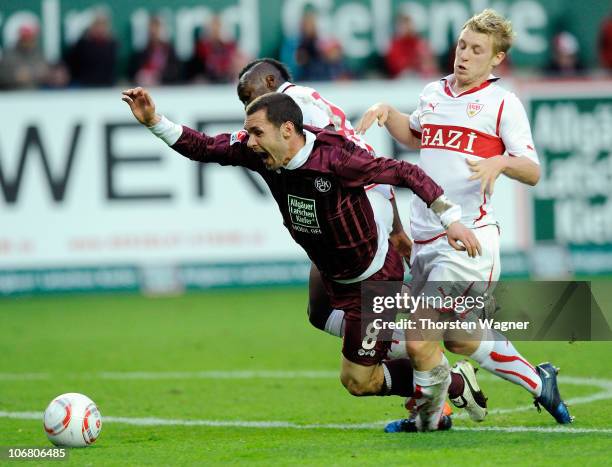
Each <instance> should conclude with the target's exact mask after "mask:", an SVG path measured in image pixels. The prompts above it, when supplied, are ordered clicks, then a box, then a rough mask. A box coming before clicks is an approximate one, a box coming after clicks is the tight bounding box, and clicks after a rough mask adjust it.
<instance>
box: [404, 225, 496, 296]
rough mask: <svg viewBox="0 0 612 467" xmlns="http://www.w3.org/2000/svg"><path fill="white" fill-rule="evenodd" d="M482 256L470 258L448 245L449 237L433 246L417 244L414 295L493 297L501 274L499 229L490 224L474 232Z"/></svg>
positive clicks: (415, 246) (437, 241)
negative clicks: (487, 295) (486, 295)
mask: <svg viewBox="0 0 612 467" xmlns="http://www.w3.org/2000/svg"><path fill="white" fill-rule="evenodd" d="M473 232H474V234H475V235H476V238H478V241H479V242H480V246H481V247H482V255H481V256H477V257H476V258H470V257H469V256H468V254H467V252H465V251H457V250H455V249H454V248H453V247H451V246H450V245H449V244H448V241H447V238H446V235H444V236H442V237H440V238H437V239H435V240H433V241H431V242H429V243H424V244H419V243H416V242H415V243H414V245H413V247H412V256H411V265H412V266H411V268H410V273H411V275H412V281H411V282H410V290H411V293H412V295H414V296H416V295H418V294H424V295H426V296H432V297H436V296H439V297H442V298H445V297H449V296H451V297H454V298H456V297H460V296H479V295H483V294H485V293H488V294H490V293H491V292H493V289H494V288H495V284H496V282H497V280H498V279H499V274H500V259H499V228H498V227H497V225H487V226H484V227H480V228H478V229H473Z"/></svg>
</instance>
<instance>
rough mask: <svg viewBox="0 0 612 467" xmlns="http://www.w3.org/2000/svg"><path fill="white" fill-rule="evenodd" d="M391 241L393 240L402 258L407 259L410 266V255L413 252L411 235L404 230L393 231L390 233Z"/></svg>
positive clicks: (392, 243)
mask: <svg viewBox="0 0 612 467" xmlns="http://www.w3.org/2000/svg"><path fill="white" fill-rule="evenodd" d="M389 241H391V245H392V246H393V248H395V251H397V252H398V253H399V254H400V256H401V257H402V258H404V259H405V260H406V263H407V264H408V266H410V255H411V254H412V240H410V237H408V235H406V232H405V231H404V230H399V231H397V232H391V234H390V235H389Z"/></svg>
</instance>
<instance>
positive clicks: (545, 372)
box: [356, 9, 572, 431]
mask: <svg viewBox="0 0 612 467" xmlns="http://www.w3.org/2000/svg"><path fill="white" fill-rule="evenodd" d="M513 36H514V33H513V32H512V27H511V24H510V22H509V21H507V20H506V19H505V18H503V17H502V16H500V15H499V14H498V13H496V12H495V11H493V10H489V9H487V10H484V11H483V12H482V13H480V14H478V15H475V16H474V17H472V18H471V19H469V20H468V21H467V22H466V23H465V25H464V27H463V29H462V31H461V34H460V36H459V40H458V43H457V48H456V56H455V61H454V73H453V74H451V75H449V76H447V77H445V78H442V79H441V80H439V81H436V82H433V83H430V84H428V85H427V86H426V87H425V88H424V90H423V92H422V93H421V95H420V99H419V103H418V107H417V109H416V110H415V111H414V112H413V113H412V114H411V115H407V114H403V113H400V112H399V111H398V110H396V109H395V108H393V107H392V106H390V105H387V104H383V103H379V104H376V105H374V106H372V107H371V108H370V109H368V111H367V112H366V113H365V114H364V116H363V118H362V120H361V121H360V123H359V124H358V125H357V128H356V130H357V132H358V133H360V134H363V133H364V132H365V131H366V130H367V129H368V128H369V127H370V126H371V125H372V124H373V123H374V121H377V122H378V125H379V126H383V125H384V126H385V127H386V128H387V130H388V131H389V133H390V134H391V135H392V136H393V137H394V138H395V139H396V140H398V141H399V142H400V143H402V144H404V145H406V146H410V147H413V148H420V159H419V165H420V167H421V168H422V169H424V170H425V172H426V173H427V174H428V175H429V176H430V177H432V178H433V179H434V180H435V181H436V182H437V183H438V184H440V186H442V188H443V189H444V192H445V194H446V195H447V196H448V197H449V198H450V199H453V200H454V201H456V202H457V203H459V204H460V205H461V207H462V218H461V222H462V223H463V224H464V225H465V226H468V227H471V228H472V229H474V233H475V234H476V236H477V238H478V240H479V242H480V245H481V247H482V253H481V255H480V256H477V257H476V258H472V257H469V256H468V255H465V254H461V252H458V251H453V250H452V249H451V248H450V247H448V245H447V242H446V241H445V239H444V238H443V237H444V233H443V232H442V231H441V229H440V227H439V226H438V225H436V222H435V219H434V218H433V217H432V216H431V214H430V213H429V212H427V209H426V206H425V205H424V204H423V203H422V202H421V200H419V199H416V198H415V199H414V200H413V203H412V215H411V232H412V238H413V239H414V247H413V251H412V261H411V264H412V268H411V273H412V276H413V282H412V283H411V292H412V293H413V294H418V293H420V292H423V293H425V294H426V295H435V294H436V293H437V294H439V295H446V294H449V293H454V294H460V293H461V291H450V290H446V291H445V290H444V289H443V288H442V287H438V286H439V285H440V284H439V282H441V281H444V282H445V283H446V284H452V283H463V284H465V283H475V284H476V283H477V284H482V286H481V287H480V290H477V291H474V290H472V291H471V293H484V291H485V289H486V288H487V287H489V290H488V291H489V292H491V289H492V288H493V287H494V284H495V282H496V281H497V280H498V278H499V275H500V255H499V235H500V233H499V227H498V223H497V221H496V219H495V217H494V211H493V204H492V203H493V187H494V184H495V181H496V179H497V177H498V176H499V175H500V174H504V175H506V176H507V177H509V178H511V179H514V180H517V181H519V182H521V183H525V184H528V185H535V184H536V183H537V182H538V180H539V177H540V168H539V162H538V157H537V153H536V150H535V147H534V144H533V139H532V136H531V129H530V126H529V121H528V119H527V115H526V113H525V110H524V108H523V105H522V104H521V102H520V101H519V100H518V98H517V97H516V96H515V95H514V94H513V93H511V92H509V91H507V90H505V89H504V88H503V87H501V86H500V85H499V84H498V78H496V77H495V76H493V75H492V74H491V72H492V70H493V68H494V67H496V66H497V65H499V64H500V63H501V62H502V61H503V60H504V58H505V57H506V53H507V51H508V50H509V48H510V46H511V44H512V39H513ZM434 283H435V285H434ZM449 288H450V287H449ZM430 289H431V290H430ZM490 332H491V333H492V334H489V335H487V336H483V339H482V340H481V341H477V340H472V341H468V340H466V341H462V342H457V341H454V342H450V341H447V342H445V345H446V347H447V348H448V349H449V350H450V351H452V352H453V353H458V354H461V355H466V356H469V357H470V358H472V359H473V360H475V361H476V362H478V363H479V364H480V366H481V367H482V368H484V369H486V370H488V371H490V372H491V373H493V374H495V375H497V376H499V377H501V378H503V379H506V380H508V381H511V382H513V383H516V384H519V385H521V386H522V387H524V388H525V389H526V390H527V391H529V392H530V393H531V394H532V395H533V397H534V398H535V404H536V407H538V409H539V406H540V405H542V406H544V408H546V410H547V411H548V412H549V413H550V414H551V415H552V416H553V417H554V418H555V420H556V421H557V422H558V423H570V422H571V421H572V417H571V416H570V415H569V412H568V410H567V406H566V405H565V403H564V402H563V401H562V400H561V397H560V395H559V391H558V388H557V381H556V373H557V371H558V370H557V369H556V368H554V367H553V366H552V365H551V364H550V363H544V364H541V365H538V366H536V367H534V366H533V365H531V364H530V363H529V362H528V361H527V360H526V359H525V358H524V357H522V356H521V354H519V352H518V351H517V350H516V349H515V347H514V346H513V345H512V343H511V342H509V341H508V340H506V339H505V338H504V337H503V336H502V335H501V334H499V333H497V332H496V331H490ZM427 345H435V343H424V342H421V343H416V344H414V345H413V344H412V343H411V342H407V348H408V353H409V354H411V357H412V354H413V353H414V352H416V353H418V352H423V351H424V350H423V348H422V347H424V346H425V347H426V346H427ZM411 346H412V347H413V348H411ZM425 352H426V350H425ZM441 358H442V360H446V359H445V357H444V356H442V357H441ZM430 366H431V365H430ZM442 366H443V365H442ZM438 368H440V367H438ZM421 376H422V377H423V380H424V382H425V383H431V384H433V385H434V386H435V385H436V384H437V385H438V386H440V387H443V386H444V385H445V383H444V382H437V381H435V382H434V383H432V381H433V380H432V378H434V376H432V372H431V371H430V372H429V373H427V372H423V374H422V375H421ZM427 378H429V380H428V379H427ZM434 379H435V378H434ZM439 379H441V378H439ZM416 381H417V378H416V377H415V382H416ZM434 393H435V391H434ZM432 397H433V396H432ZM434 399H435V397H434ZM435 403H436V404H438V403H439V401H438V399H435ZM417 404H418V402H417ZM390 425H391V427H393V426H395V427H396V430H397V431H402V430H401V426H402V425H401V422H393V423H392V424H390Z"/></svg>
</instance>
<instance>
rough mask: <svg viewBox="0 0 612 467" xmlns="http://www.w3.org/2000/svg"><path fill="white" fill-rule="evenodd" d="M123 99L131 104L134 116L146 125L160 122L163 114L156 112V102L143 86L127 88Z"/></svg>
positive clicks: (149, 125) (150, 125)
mask: <svg viewBox="0 0 612 467" xmlns="http://www.w3.org/2000/svg"><path fill="white" fill-rule="evenodd" d="M121 94H123V97H122V98H121V100H122V101H123V102H125V103H127V105H129V106H130V110H131V111H132V114H133V115H134V118H136V120H138V121H139V122H140V123H142V124H143V125H145V126H148V127H152V126H154V125H156V124H157V123H159V121H160V120H161V116H159V115H157V113H156V112H155V103H154V102H153V98H152V97H151V95H150V94H149V92H148V91H147V90H146V89H144V88H141V87H137V88H132V89H126V90H125V91H123V92H122V93H121Z"/></svg>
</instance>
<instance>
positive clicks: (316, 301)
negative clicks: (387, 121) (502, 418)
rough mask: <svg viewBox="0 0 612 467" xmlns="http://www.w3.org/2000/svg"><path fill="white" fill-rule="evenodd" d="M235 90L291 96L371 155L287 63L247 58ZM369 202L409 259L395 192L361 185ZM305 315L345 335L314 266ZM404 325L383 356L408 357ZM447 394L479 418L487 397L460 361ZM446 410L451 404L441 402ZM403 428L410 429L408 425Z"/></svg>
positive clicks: (307, 118) (310, 117) (241, 94)
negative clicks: (295, 77) (297, 80)
mask: <svg viewBox="0 0 612 467" xmlns="http://www.w3.org/2000/svg"><path fill="white" fill-rule="evenodd" d="M236 91H237V94H238V98H239V99H240V101H241V102H242V103H243V104H244V105H245V107H246V106H248V105H249V104H250V103H251V102H252V101H254V100H255V99H256V98H257V97H259V96H262V95H264V94H267V93H270V92H278V93H281V94H285V95H287V96H289V97H291V98H292V99H293V100H294V101H295V103H296V104H297V105H298V106H299V107H300V110H301V111H302V118H303V123H304V124H305V125H309V126H314V127H318V128H325V129H329V130H333V131H336V132H337V133H340V134H341V135H343V136H345V137H346V138H347V139H349V140H350V141H352V142H353V143H355V144H356V145H357V146H359V147H361V148H363V149H365V150H366V151H368V152H369V153H371V154H372V155H373V156H375V154H374V149H373V148H372V147H371V146H370V145H369V144H368V143H367V142H366V140H365V139H364V138H363V137H362V136H360V135H357V134H356V133H355V130H354V129H353V126H352V124H351V121H350V119H349V118H348V116H347V115H346V113H345V112H344V110H343V109H342V108H341V107H339V106H338V105H336V104H334V103H333V102H331V101H329V100H328V99H326V98H325V97H324V96H322V95H321V94H320V93H319V92H318V91H317V90H316V89H313V88H311V87H308V86H303V85H300V84H297V83H294V82H293V81H292V78H291V74H290V72H289V70H288V69H287V67H286V66H285V65H284V64H283V63H282V62H279V61H278V60H274V59H272V58H258V59H256V60H253V61H251V62H249V63H248V64H247V65H246V66H245V67H244V68H243V69H242V70H241V71H240V73H239V75H238V85H237V86H236ZM364 190H365V191H366V194H367V196H368V201H369V202H370V205H371V206H372V210H373V211H374V215H375V216H376V218H377V219H380V220H381V221H383V222H382V223H385V220H386V224H387V229H388V230H389V232H390V233H389V240H390V242H391V244H392V246H393V248H395V249H396V250H397V252H398V253H399V254H400V255H401V256H402V257H404V258H405V259H406V261H410V253H411V250H412V242H411V240H410V238H408V236H407V235H406V232H405V231H404V227H403V225H402V222H401V220H400V217H399V213H398V208H397V205H396V203H395V196H394V193H393V190H392V188H391V187H390V186H389V185H370V186H366V187H364ZM308 301H309V303H308V308H307V310H308V318H309V321H310V323H311V324H312V325H313V326H315V327H316V328H318V329H320V330H322V331H325V332H327V333H329V334H331V335H333V336H338V337H343V336H344V324H345V323H344V310H342V309H337V308H334V307H333V306H332V305H331V303H330V301H329V297H328V295H327V291H326V290H325V287H324V285H323V282H322V279H321V275H320V274H319V271H318V269H317V268H316V266H314V265H312V266H311V270H310V278H309V281H308ZM407 357H408V354H407V351H406V344H405V338H404V332H403V330H395V331H394V333H393V336H392V339H391V344H390V347H389V352H388V353H387V358H388V359H389V360H391V359H396V358H407ZM448 394H449V397H450V398H451V401H452V402H453V404H454V405H455V407H458V408H461V409H463V410H465V411H466V412H467V413H468V414H469V416H470V418H471V419H472V420H474V421H477V422H481V421H483V420H484V418H485V416H486V397H485V396H484V394H483V393H482V391H481V390H480V387H479V386H478V383H477V380H476V374H475V370H474V369H473V367H472V366H471V365H470V364H469V363H468V362H467V361H462V362H458V363H456V364H455V365H453V367H452V369H451V385H450V386H449V390H448ZM445 412H447V413H450V407H445ZM405 427H406V429H407V430H409V429H411V428H412V425H411V424H406V426H405Z"/></svg>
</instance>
